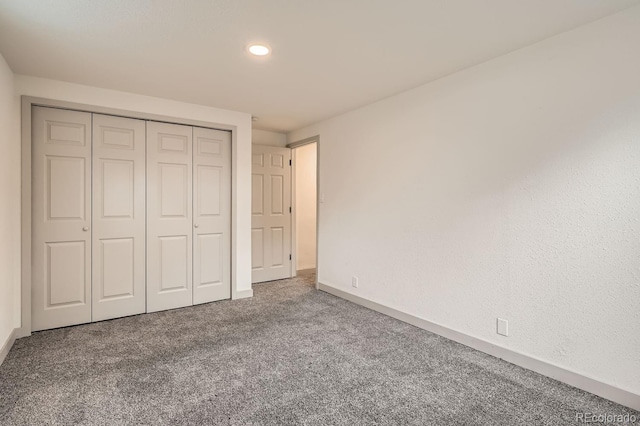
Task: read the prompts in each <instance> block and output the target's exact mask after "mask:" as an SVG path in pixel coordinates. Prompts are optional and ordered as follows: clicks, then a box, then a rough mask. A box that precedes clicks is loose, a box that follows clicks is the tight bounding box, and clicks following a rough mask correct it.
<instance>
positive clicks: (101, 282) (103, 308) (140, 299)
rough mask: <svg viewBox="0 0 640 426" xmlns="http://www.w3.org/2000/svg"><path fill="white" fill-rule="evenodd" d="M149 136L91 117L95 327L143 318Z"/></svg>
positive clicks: (139, 123)
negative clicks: (98, 323)
mask: <svg viewBox="0 0 640 426" xmlns="http://www.w3.org/2000/svg"><path fill="white" fill-rule="evenodd" d="M145 132H146V126H145V122H144V121H143V120H135V119H132V118H122V117H113V116H107V115H100V114H94V115H93V209H92V210H93V280H92V293H93V295H92V300H93V305H92V320H93V321H100V320H105V319H110V318H117V317H123V316H127V315H134V314H140V313H143V312H145V306H146V297H145V267H146V264H145V244H146V241H145V221H146V218H145V180H146V171H145V143H146V134H145Z"/></svg>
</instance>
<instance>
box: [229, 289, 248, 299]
mask: <svg viewBox="0 0 640 426" xmlns="http://www.w3.org/2000/svg"><path fill="white" fill-rule="evenodd" d="M249 297H253V289H249V290H242V291H236V292H235V293H233V294H232V296H231V300H238V299H247V298H249Z"/></svg>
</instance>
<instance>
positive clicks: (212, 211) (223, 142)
mask: <svg viewBox="0 0 640 426" xmlns="http://www.w3.org/2000/svg"><path fill="white" fill-rule="evenodd" d="M193 142H194V155H193V211H194V217H193V226H194V241H193V256H194V262H193V283H194V284H193V285H194V287H193V303H194V304H197V303H206V302H213V301H216V300H222V299H229V298H230V297H231V132H226V131H221V130H212V129H204V128H199V127H194V128H193Z"/></svg>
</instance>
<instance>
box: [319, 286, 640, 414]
mask: <svg viewBox="0 0 640 426" xmlns="http://www.w3.org/2000/svg"><path fill="white" fill-rule="evenodd" d="M318 290H322V291H325V292H327V293H330V294H332V295H334V296H337V297H340V298H342V299H345V300H348V301H350V302H353V303H356V304H358V305H361V306H364V307H365V308H369V309H371V310H374V311H376V312H379V313H381V314H384V315H387V316H390V317H393V318H395V319H397V320H400V321H402V322H406V323H407V324H411V325H413V326H416V327H418V328H421V329H423V330H427V331H430V332H432V333H435V334H438V335H440V336H442V337H446V338H447V339H450V340H453V341H455V342H458V343H461V344H463V345H465V346H469V347H470V348H473V349H476V350H479V351H481V352H484V353H486V354H489V355H492V356H495V357H496V358H500V359H503V360H505V361H507V362H510V363H512V364H515V365H518V366H520V367H523V368H526V369H528V370H531V371H535V372H536V373H539V374H542V375H543V376H547V377H550V378H552V379H555V380H558V381H560V382H562V383H566V384H568V385H570V386H573V387H576V388H578V389H582V390H584V391H586V392H589V393H592V394H595V395H598V396H600V397H602V398H606V399H608V400H611V401H613V402H616V403H618V404H621V405H624V406H626V407H629V408H632V409H634V410H639V411H640V395H638V394H635V393H633V392H630V391H627V390H625V389H621V388H619V387H616V386H613V385H610V384H608V383H604V382H601V381H599V380H596V379H592V378H591V377H588V376H585V375H583V374H580V373H576V372H574V371H571V370H568V369H566V368H563V367H559V366H557V365H554V364H551V363H549V362H547V361H543V360H541V359H538V358H535V357H532V356H530V355H526V354H523V353H520V352H517V351H514V350H512V349H507V348H504V347H502V346H498V345H495V344H493V343H490V342H487V341H485V340H482V339H478V338H476V337H472V336H469V335H467V334H464V333H461V332H459V331H456V330H452V329H450V328H447V327H445V326H442V325H439V324H436V323H433V322H431V321H428V320H425V319H422V318H419V317H416V316H414V315H411V314H407V313H405V312H402V311H399V310H397V309H394V308H390V307H388V306H385V305H382V304H380V303H376V302H373V301H371V300H368V299H365V298H363V297H360V296H356V295H354V294H351V293H347V292H346V291H343V290H339V289H337V288H335V287H332V286H328V285H326V284H318Z"/></svg>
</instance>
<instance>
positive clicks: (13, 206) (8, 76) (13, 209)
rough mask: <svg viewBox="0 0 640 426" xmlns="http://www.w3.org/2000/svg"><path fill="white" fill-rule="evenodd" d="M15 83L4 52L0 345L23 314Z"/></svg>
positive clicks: (0, 65) (0, 83)
mask: <svg viewBox="0 0 640 426" xmlns="http://www.w3.org/2000/svg"><path fill="white" fill-rule="evenodd" d="M13 84H14V82H13V72H11V69H10V68H9V66H8V65H7V63H6V62H5V60H4V58H3V57H2V56H0V348H2V347H3V346H4V344H5V343H6V342H7V339H8V338H9V335H10V334H11V333H12V332H13V329H14V328H16V327H17V326H18V321H19V314H20V309H19V308H18V307H17V304H18V303H19V300H20V299H19V292H18V291H17V290H18V288H19V287H18V286H19V282H20V141H19V137H18V122H19V121H18V113H17V111H16V107H17V104H16V101H15V97H14V85H13Z"/></svg>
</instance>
